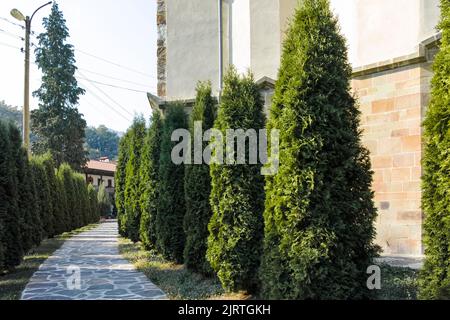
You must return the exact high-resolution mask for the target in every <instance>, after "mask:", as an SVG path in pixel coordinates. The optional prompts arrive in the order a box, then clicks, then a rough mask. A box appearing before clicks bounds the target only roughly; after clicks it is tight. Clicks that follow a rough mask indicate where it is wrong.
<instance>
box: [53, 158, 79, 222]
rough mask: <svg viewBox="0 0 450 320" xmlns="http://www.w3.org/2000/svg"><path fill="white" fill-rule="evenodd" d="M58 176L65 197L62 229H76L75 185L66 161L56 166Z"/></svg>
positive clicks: (77, 219)
mask: <svg viewBox="0 0 450 320" xmlns="http://www.w3.org/2000/svg"><path fill="white" fill-rule="evenodd" d="M58 178H59V180H60V181H61V183H62V190H64V198H65V199H64V203H65V224H66V228H65V230H64V231H70V230H73V229H76V228H77V226H78V225H79V224H80V223H79V217H78V214H77V200H76V185H75V182H74V179H73V171H72V168H71V167H70V166H69V165H68V164H67V163H63V164H62V165H61V166H60V167H59V168H58Z"/></svg>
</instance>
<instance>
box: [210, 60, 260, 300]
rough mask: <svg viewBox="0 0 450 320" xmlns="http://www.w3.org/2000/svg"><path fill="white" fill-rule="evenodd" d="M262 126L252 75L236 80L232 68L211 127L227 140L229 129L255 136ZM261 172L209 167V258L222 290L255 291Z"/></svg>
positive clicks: (249, 166)
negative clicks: (252, 131)
mask: <svg viewBox="0 0 450 320" xmlns="http://www.w3.org/2000/svg"><path fill="white" fill-rule="evenodd" d="M264 125H265V117H264V114H263V101H262V98H261V96H260V94H259V88H258V86H257V85H256V84H255V82H254V80H253V76H251V75H248V76H245V77H240V76H238V75H237V73H236V70H235V69H234V68H231V69H230V71H229V72H228V73H227V75H226V77H225V79H224V91H223V96H222V100H221V104H220V107H219V112H218V116H217V120H216V123H215V125H214V127H215V128H216V129H218V130H220V131H221V132H222V134H223V136H224V137H225V136H226V131H227V129H235V130H237V129H243V130H244V131H246V130H249V129H253V130H256V132H258V130H260V129H263V128H264ZM227 140H228V139H227ZM249 144H250V143H247V145H249ZM235 145H236V144H235V140H234V141H233V145H229V144H228V141H227V142H226V143H225V148H224V149H225V150H226V149H233V150H236V147H235ZM248 150H249V148H247V150H246V153H245V155H246V159H248V158H249V157H248V156H247V155H248V154H249V153H248ZM236 154H237V153H236ZM216 156H217V154H216ZM224 159H225V156H224ZM234 161H236V155H235V159H234ZM247 163H248V162H247ZM260 171H261V165H259V164H256V165H255V164H245V165H236V164H229V163H227V164H223V165H222V164H215V163H212V164H211V182H212V189H211V207H212V211H213V216H212V218H211V221H210V223H209V232H210V235H209V238H208V250H207V258H208V261H209V262H210V264H211V266H212V268H213V269H214V271H216V272H217V275H218V277H219V279H220V281H221V283H222V286H223V287H224V289H225V290H226V291H237V290H247V291H253V290H255V289H256V287H257V283H258V277H257V270H258V267H259V264H260V256H261V253H262V238H263V217H262V213H263V210H264V178H263V176H262V175H261V172H260Z"/></svg>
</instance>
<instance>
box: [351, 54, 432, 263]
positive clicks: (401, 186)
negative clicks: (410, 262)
mask: <svg viewBox="0 0 450 320" xmlns="http://www.w3.org/2000/svg"><path fill="white" fill-rule="evenodd" d="M431 77H432V71H431V63H430V62H421V63H415V64H411V65H406V66H403V67H397V68H393V69H390V70H386V71H382V72H377V71H374V72H373V73H370V72H369V73H368V74H365V75H362V76H357V77H355V78H354V80H353V89H354V91H355V93H356V94H357V96H358V97H359V102H360V108H361V111H362V117H361V125H362V130H363V132H364V133H363V142H364V144H365V145H366V147H367V148H368V149H369V150H370V152H371V160H372V168H373V170H374V172H375V174H374V183H373V189H374V191H375V203H376V206H377V208H378V214H379V215H378V219H377V222H376V227H377V240H376V242H377V244H378V245H380V246H381V247H382V249H383V253H384V254H386V255H410V256H419V255H421V254H423V246H422V223H423V214H422V210H421V174H422V168H421V160H422V122H423V119H424V115H425V111H426V108H427V105H428V101H429V92H430V81H431Z"/></svg>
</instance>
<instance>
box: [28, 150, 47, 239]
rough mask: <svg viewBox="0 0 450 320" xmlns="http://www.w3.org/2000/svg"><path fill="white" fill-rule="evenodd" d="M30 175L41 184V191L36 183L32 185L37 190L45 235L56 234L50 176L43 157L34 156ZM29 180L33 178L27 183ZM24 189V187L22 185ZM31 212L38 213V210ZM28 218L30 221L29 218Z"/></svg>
mask: <svg viewBox="0 0 450 320" xmlns="http://www.w3.org/2000/svg"><path fill="white" fill-rule="evenodd" d="M25 157H26V154H25ZM30 175H32V177H33V178H34V179H33V180H34V181H37V182H38V184H39V192H37V190H36V185H34V186H32V187H31V188H32V189H33V188H34V191H35V196H36V199H35V200H36V204H37V206H38V208H39V212H40V219H41V223H42V229H43V233H44V237H51V236H53V235H54V234H55V231H54V216H53V201H52V198H51V190H50V182H49V177H48V176H47V170H46V167H45V166H44V163H43V158H42V157H35V158H32V160H31V172H30ZM29 181H31V180H30V179H27V184H28V183H29ZM34 181H33V182H34ZM22 189H24V187H22ZM27 202H31V198H30V197H28V200H27ZM27 210H30V208H28V209H27ZM31 212H34V213H36V210H34V211H31ZM27 220H28V221H30V220H29V218H28V219H27ZM28 223H30V222H28Z"/></svg>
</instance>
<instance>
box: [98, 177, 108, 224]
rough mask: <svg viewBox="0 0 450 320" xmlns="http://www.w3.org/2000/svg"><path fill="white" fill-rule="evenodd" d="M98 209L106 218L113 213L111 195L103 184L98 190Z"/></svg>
mask: <svg viewBox="0 0 450 320" xmlns="http://www.w3.org/2000/svg"><path fill="white" fill-rule="evenodd" d="M97 199H98V209H99V211H100V215H101V216H102V217H106V216H108V215H109V214H110V213H111V201H110V199H109V194H108V193H107V192H106V188H105V185H104V184H103V183H102V184H101V185H100V187H99V189H98V195H97Z"/></svg>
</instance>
